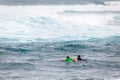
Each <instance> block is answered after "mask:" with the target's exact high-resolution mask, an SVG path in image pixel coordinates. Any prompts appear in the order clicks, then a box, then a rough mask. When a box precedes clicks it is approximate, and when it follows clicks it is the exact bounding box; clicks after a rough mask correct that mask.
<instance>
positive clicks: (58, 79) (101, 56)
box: [0, 36, 120, 80]
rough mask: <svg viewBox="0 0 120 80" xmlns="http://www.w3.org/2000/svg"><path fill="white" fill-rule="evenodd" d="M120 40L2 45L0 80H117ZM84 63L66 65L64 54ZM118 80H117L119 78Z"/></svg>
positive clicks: (119, 61) (114, 38)
mask: <svg viewBox="0 0 120 80" xmlns="http://www.w3.org/2000/svg"><path fill="white" fill-rule="evenodd" d="M119 40H120V37H119V36H115V37H111V38H106V39H90V40H87V41H66V42H54V43H53V42H49V43H40V42H37V43H35V42H34V43H6V44H5V43H1V44H0V80H115V79H116V80H117V79H118V78H119V77H120V41H119ZM78 54H80V55H81V57H82V58H83V59H86V61H81V62H72V63H69V64H67V63H65V62H63V61H61V59H63V58H65V57H66V56H67V55H69V56H71V57H73V58H75V57H76V56H77V55H78ZM118 80H119V79H118Z"/></svg>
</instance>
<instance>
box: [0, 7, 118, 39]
mask: <svg viewBox="0 0 120 80" xmlns="http://www.w3.org/2000/svg"><path fill="white" fill-rule="evenodd" d="M119 7H120V6H119V5H117V6H116V5H111V6H104V5H83V6H82V5H76V6H0V38H17V39H19V40H20V41H21V40H22V41H27V40H34V39H38V38H40V39H45V40H54V39H56V40H60V39H61V40H62V39H63V40H73V39H75V40H78V39H88V38H92V37H105V36H111V35H120V32H119V31H120V27H119V24H117V25H116V22H115V20H114V17H115V16H119V13H118V14H114V13H110V14H109V13H108V14H99V13H96V14H94V13H93V14H80V13H78V14H77V15H76V14H74V13H72V14H69V15H66V14H60V13H62V12H64V11H66V10H74V11H83V12H84V11H120V8H119ZM42 17H44V19H43V18H42ZM32 20H33V21H32ZM34 20H36V21H37V22H34ZM42 22H43V23H42ZM118 23H119V21H118ZM111 25H112V26H111Z"/></svg>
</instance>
